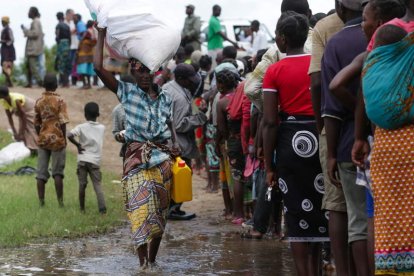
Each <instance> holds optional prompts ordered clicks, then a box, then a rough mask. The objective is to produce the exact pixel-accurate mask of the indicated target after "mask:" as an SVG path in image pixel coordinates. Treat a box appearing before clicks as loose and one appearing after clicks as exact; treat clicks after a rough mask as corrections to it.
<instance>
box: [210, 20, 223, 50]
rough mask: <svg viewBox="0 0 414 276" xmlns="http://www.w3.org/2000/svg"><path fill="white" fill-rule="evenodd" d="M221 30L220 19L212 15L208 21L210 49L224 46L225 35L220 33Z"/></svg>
mask: <svg viewBox="0 0 414 276" xmlns="http://www.w3.org/2000/svg"><path fill="white" fill-rule="evenodd" d="M220 32H221V24H220V20H219V19H218V18H217V17H215V16H212V17H211V18H210V22H209V23H208V49H209V50H215V49H222V48H223V37H222V36H221V35H220V34H219V33H220Z"/></svg>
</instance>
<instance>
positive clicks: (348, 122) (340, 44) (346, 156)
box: [321, 20, 367, 162]
mask: <svg viewBox="0 0 414 276" xmlns="http://www.w3.org/2000/svg"><path fill="white" fill-rule="evenodd" d="M366 47H367V39H366V37H365V35H364V32H363V31H362V28H361V24H360V20H359V22H358V23H357V24H354V25H350V24H349V23H348V24H347V25H346V26H345V27H344V28H343V29H342V30H341V31H340V32H338V33H337V34H335V35H334V36H333V37H332V38H331V39H330V40H329V41H328V43H327V45H326V48H325V52H324V55H323V58H322V67H321V69H322V70H321V77H322V108H321V109H322V110H321V112H322V117H331V118H335V119H337V120H339V121H341V123H342V127H341V133H340V137H339V141H338V148H337V161H338V162H352V158H351V151H352V146H353V144H354V137H355V134H354V111H353V110H349V109H347V108H346V107H345V106H344V105H343V104H342V103H341V102H340V101H339V100H338V99H337V98H336V97H335V96H334V95H333V94H332V93H331V92H330V91H329V84H330V83H331V81H332V79H333V78H334V77H335V75H336V74H337V73H338V72H339V71H341V70H342V69H343V68H344V67H345V66H347V65H349V64H350V63H351V62H352V61H353V60H354V58H355V57H356V56H358V55H359V54H361V53H362V52H364V51H365V49H366ZM359 87H360V78H356V79H355V80H353V81H352V83H351V84H350V85H349V86H348V90H349V92H350V93H352V94H353V95H354V96H356V95H357V92H358V89H359Z"/></svg>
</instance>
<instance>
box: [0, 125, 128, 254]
mask: <svg viewBox="0 0 414 276" xmlns="http://www.w3.org/2000/svg"><path fill="white" fill-rule="evenodd" d="M9 142H11V137H10V134H9V133H7V132H4V131H0V148H2V147H4V146H5V145H7V144H8V143H9ZM36 162H37V159H36V157H30V158H27V159H25V160H23V161H21V162H17V163H15V164H12V165H10V166H7V167H5V168H1V169H0V171H15V170H16V169H17V168H19V167H21V166H26V165H29V166H32V167H35V168H36ZM102 176H103V180H102V185H103V190H104V194H105V200H106V205H107V209H108V213H107V214H106V215H100V214H99V212H98V206H97V200H96V196H95V192H94V191H93V186H92V183H91V182H90V180H89V181H88V187H87V189H86V190H87V191H86V213H84V214H83V213H81V212H80V211H79V201H78V180H77V176H76V156H75V155H74V154H72V153H69V152H68V154H67V159H66V168H65V179H64V203H65V207H64V208H59V207H58V202H57V199H56V194H55V188H54V183H53V179H49V181H48V183H47V184H46V195H45V201H46V205H45V206H44V207H42V208H41V207H40V206H39V202H38V198H37V189H36V180H35V175H31V176H3V175H0V248H1V247H12V246H21V245H24V244H27V243H33V242H36V239H39V238H41V239H42V242H45V240H46V241H49V240H50V241H55V240H56V239H59V238H74V237H81V236H85V235H91V234H98V233H105V232H108V231H111V230H112V229H113V228H114V227H115V226H118V225H121V224H123V222H124V220H125V215H124V211H123V203H122V188H121V186H120V184H114V183H112V180H118V179H119V176H117V175H115V174H113V173H108V172H105V171H102Z"/></svg>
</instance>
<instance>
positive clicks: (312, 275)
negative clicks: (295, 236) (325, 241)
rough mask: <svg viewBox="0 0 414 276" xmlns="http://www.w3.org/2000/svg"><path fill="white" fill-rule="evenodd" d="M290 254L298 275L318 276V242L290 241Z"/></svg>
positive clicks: (319, 247) (319, 248) (319, 255)
mask: <svg viewBox="0 0 414 276" xmlns="http://www.w3.org/2000/svg"><path fill="white" fill-rule="evenodd" d="M290 246H291V248H292V255H293V259H294V261H295V266H296V271H297V273H298V276H318V275H319V270H320V260H321V259H320V257H321V253H320V252H321V245H320V243H307V242H292V243H290Z"/></svg>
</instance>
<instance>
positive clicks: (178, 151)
mask: <svg viewBox="0 0 414 276" xmlns="http://www.w3.org/2000/svg"><path fill="white" fill-rule="evenodd" d="M171 155H172V156H173V157H178V156H180V155H181V148H180V145H178V143H174V144H173V145H172V147H171Z"/></svg>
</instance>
